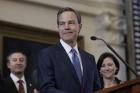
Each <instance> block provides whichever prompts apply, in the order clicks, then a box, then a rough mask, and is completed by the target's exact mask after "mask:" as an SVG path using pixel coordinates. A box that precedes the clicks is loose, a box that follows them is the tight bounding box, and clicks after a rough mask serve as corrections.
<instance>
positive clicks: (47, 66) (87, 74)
mask: <svg viewBox="0 0 140 93" xmlns="http://www.w3.org/2000/svg"><path fill="white" fill-rule="evenodd" d="M57 24H58V30H59V35H60V42H58V43H57V44H56V45H54V46H51V47H49V48H46V49H44V50H42V51H41V52H40V54H39V64H38V66H39V67H38V82H39V91H40V93H93V92H94V91H96V90H98V89H100V80H99V75H98V71H97V68H96V63H95V59H94V56H93V55H91V54H89V53H87V52H85V51H84V50H82V49H79V48H78V45H77V37H78V35H79V32H80V30H81V27H82V24H81V16H80V14H79V13H78V12H77V11H75V10H74V9H72V8H69V7H65V8H62V9H60V10H59V12H58V14H57ZM73 51H74V52H73ZM74 62H76V64H77V65H75V63H74Z"/></svg>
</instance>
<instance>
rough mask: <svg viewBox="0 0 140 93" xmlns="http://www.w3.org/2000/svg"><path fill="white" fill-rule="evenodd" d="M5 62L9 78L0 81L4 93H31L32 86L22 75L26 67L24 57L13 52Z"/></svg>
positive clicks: (17, 52) (20, 53) (19, 53)
mask: <svg viewBox="0 0 140 93" xmlns="http://www.w3.org/2000/svg"><path fill="white" fill-rule="evenodd" d="M7 60H8V62H7V67H8V68H9V70H10V76H8V77H7V78H4V79H3V80H2V85H3V86H2V87H3V90H4V93H33V89H32V85H31V84H30V83H29V82H28V80H27V79H26V78H25V75H24V72H25V69H26V66H27V57H26V55H25V54H24V53H22V52H19V51H15V52H12V53H11V54H10V55H9V56H8V57H7Z"/></svg>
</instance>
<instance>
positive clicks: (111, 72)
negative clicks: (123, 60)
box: [97, 52, 121, 88]
mask: <svg viewBox="0 0 140 93" xmlns="http://www.w3.org/2000/svg"><path fill="white" fill-rule="evenodd" d="M97 68H98V71H99V73H100V76H101V85H102V88H109V87H113V86H116V85H118V84H120V83H121V80H119V79H118V78H117V77H116V75H117V74H118V72H119V68H120V65H119V62H118V60H117V58H116V57H115V56H114V55H113V54H111V53H109V52H105V53H103V54H102V55H101V56H100V57H99V59H98V62H97Z"/></svg>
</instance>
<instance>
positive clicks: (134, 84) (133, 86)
mask: <svg viewBox="0 0 140 93" xmlns="http://www.w3.org/2000/svg"><path fill="white" fill-rule="evenodd" d="M94 93H140V77H138V78H136V79H134V80H130V81H126V82H124V83H122V84H119V85H117V86H114V87H111V88H106V89H103V90H99V91H97V92H94Z"/></svg>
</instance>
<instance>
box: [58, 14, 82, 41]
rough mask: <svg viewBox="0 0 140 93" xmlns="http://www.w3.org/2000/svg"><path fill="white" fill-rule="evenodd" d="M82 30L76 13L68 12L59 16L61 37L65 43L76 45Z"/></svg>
mask: <svg viewBox="0 0 140 93" xmlns="http://www.w3.org/2000/svg"><path fill="white" fill-rule="evenodd" d="M80 29H81V24H79V23H78V20H77V17H76V15H75V13H73V12H71V11H66V12H63V13H62V14H61V15H60V16H59V24H58V30H59V35H60V38H61V39H63V40H64V41H65V42H69V43H75V42H76V41H77V37H78V34H79V32H80Z"/></svg>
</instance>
